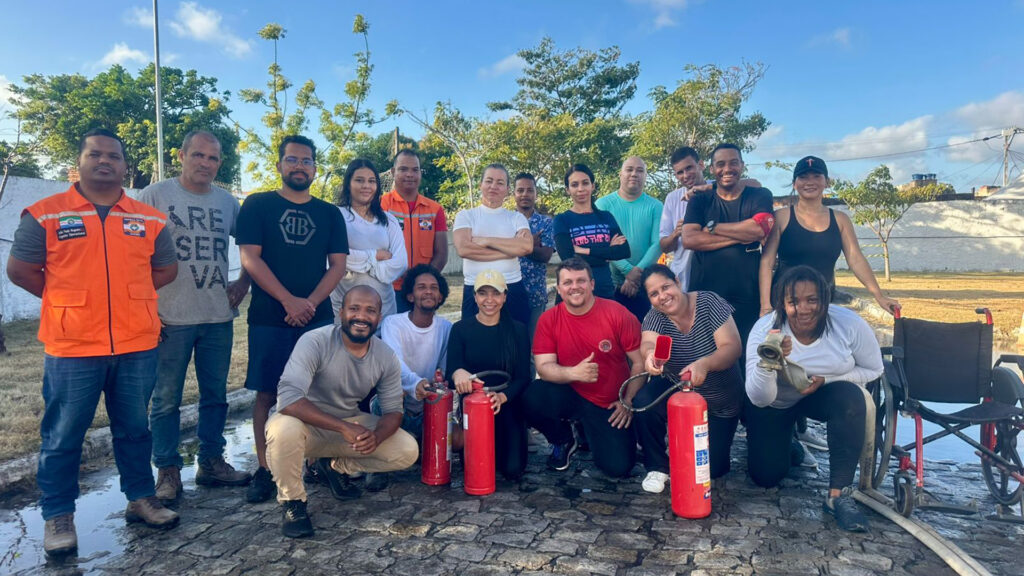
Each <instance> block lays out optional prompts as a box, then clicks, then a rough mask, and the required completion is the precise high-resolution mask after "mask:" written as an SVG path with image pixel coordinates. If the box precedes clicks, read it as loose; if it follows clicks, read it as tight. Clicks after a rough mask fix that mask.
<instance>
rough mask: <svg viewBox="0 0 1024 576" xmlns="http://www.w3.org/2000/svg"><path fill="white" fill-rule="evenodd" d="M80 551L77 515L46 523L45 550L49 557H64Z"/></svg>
mask: <svg viewBox="0 0 1024 576" xmlns="http://www.w3.org/2000/svg"><path fill="white" fill-rule="evenodd" d="M77 549H78V534H77V533H76V532H75V515H74V514H64V515H63V516H57V517H56V518H50V519H49V520H47V521H46V526H45V527H44V528H43V550H44V551H45V552H46V554H47V555H48V556H63V555H65V554H71V553H72V552H74V551H75V550H77Z"/></svg>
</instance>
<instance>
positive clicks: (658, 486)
mask: <svg viewBox="0 0 1024 576" xmlns="http://www.w3.org/2000/svg"><path fill="white" fill-rule="evenodd" d="M666 482H668V474H665V473H664V472H658V471H657V470H655V471H652V472H648V473H647V477H646V478H644V481H643V483H641V484H640V485H641V486H642V487H643V489H644V491H645V492H651V493H654V494H661V492H662V491H663V490H664V489H665V483H666Z"/></svg>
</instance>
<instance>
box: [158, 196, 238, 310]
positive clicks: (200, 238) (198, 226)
mask: <svg viewBox="0 0 1024 576" xmlns="http://www.w3.org/2000/svg"><path fill="white" fill-rule="evenodd" d="M138 199H139V201H141V202H145V203H146V204H149V205H150V206H153V207H154V208H156V209H157V210H160V211H161V212H163V213H164V214H167V227H168V228H169V229H170V230H171V235H172V237H173V238H174V248H175V251H176V252H177V254H178V277H177V278H175V279H174V282H171V283H170V284H168V285H166V286H164V287H163V288H161V289H160V290H158V291H157V293H158V294H159V295H160V301H159V311H160V320H162V321H163V322H164V324H170V325H173V326H183V325H189V324H209V323H214V322H227V321H230V320H232V319H233V318H234V313H233V311H232V310H231V307H230V306H229V305H228V296H227V287H228V265H229V264H228V249H229V248H230V247H231V239H230V238H229V236H234V235H235V221H236V220H237V219H238V209H239V204H238V200H237V199H235V198H234V197H233V196H232V195H231V194H229V193H228V192H227V191H226V190H224V189H223V188H218V187H217V186H213V187H212V188H211V190H210V191H209V192H207V193H205V194H196V193H194V192H189V191H188V190H186V189H185V188H183V187H182V186H181V184H180V183H179V182H178V179H177V178H169V179H167V180H163V181H160V182H157V183H155V184H150V185H149V186H147V187H146V188H145V189H143V190H142V191H141V192H139V196H138Z"/></svg>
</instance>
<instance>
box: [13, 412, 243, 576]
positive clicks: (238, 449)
mask: <svg viewBox="0 0 1024 576" xmlns="http://www.w3.org/2000/svg"><path fill="white" fill-rule="evenodd" d="M225 439H226V440H227V446H226V448H225V457H226V459H227V460H228V462H231V463H232V464H233V465H235V467H236V468H239V467H241V468H244V467H246V466H248V465H249V464H248V462H249V458H248V456H249V454H250V453H251V452H252V445H253V444H252V423H251V421H246V422H242V423H238V424H233V425H230V426H229V427H228V428H227V429H226V430H225ZM197 450H198V442H196V441H195V439H194V438H190V439H189V441H188V442H186V443H185V444H184V446H183V447H182V452H183V456H184V457H185V461H186V464H185V467H184V468H182V470H181V479H182V483H183V484H184V486H185V490H186V491H192V490H197V489H202V490H205V489H206V488H197V487H196V485H195V483H194V482H193V480H194V478H195V472H196V467H195V453H196V451H197ZM153 475H154V478H155V477H156V471H155V470H154V471H153ZM79 482H80V485H81V493H82V495H81V496H79V498H78V500H77V502H76V503H75V508H76V509H75V528H76V530H77V532H78V557H77V558H68V559H66V560H64V561H63V562H62V563H59V564H57V563H51V564H50V565H52V566H65V567H67V566H73V567H75V568H77V569H78V570H79V571H80V572H81V573H83V574H89V573H94V572H96V571H97V568H98V566H100V565H102V564H106V563H107V562H109V561H110V560H111V559H113V557H115V556H117V555H118V554H120V553H122V552H123V551H124V548H125V545H126V544H127V543H128V542H129V541H131V539H132V538H133V533H132V529H131V528H129V527H127V526H126V524H125V521H124V509H125V506H126V505H127V502H126V501H125V498H124V495H123V494H122V493H121V489H120V484H119V482H118V475H117V469H116V467H114V465H113V462H112V461H110V462H109V465H107V466H104V467H103V468H101V469H99V470H96V471H93V472H88V473H86V474H83V475H82V477H81V479H80V481H79ZM212 489H213V490H219V488H212ZM36 498H38V493H37V492H35V490H33V491H32V493H23V494H16V495H12V496H10V497H9V498H5V499H4V501H3V502H2V504H0V506H2V510H0V542H7V543H8V544H7V546H6V550H5V551H4V554H5V555H4V556H3V557H2V560H0V573H5V574H10V573H16V572H20V571H22V570H27V569H30V568H34V567H36V566H40V565H43V564H45V563H47V560H46V556H45V554H44V552H43V524H44V522H43V517H42V515H41V514H40V511H39V506H38V504H37V503H36V500H35V499H36Z"/></svg>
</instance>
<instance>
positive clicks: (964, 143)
mask: <svg viewBox="0 0 1024 576" xmlns="http://www.w3.org/2000/svg"><path fill="white" fill-rule="evenodd" d="M1001 136H1002V134H995V135H992V136H985V137H984V138H975V139H974V140H966V141H964V142H957V143H955V144H943V145H941V146H929V147H928V148H919V149H917V150H906V151H903V152H890V153H888V154H875V155H873V156H857V157H855V158H829V159H828V160H827V161H828V162H853V161H855V160H873V159H876V158H889V157H892V156H904V155H906V154H917V153H919V152H928V151H930V150H941V149H943V148H953V147H955V146H964V145H966V144H974V143H975V142H985V141H987V140H991V139H993V138H999V137H1001Z"/></svg>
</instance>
